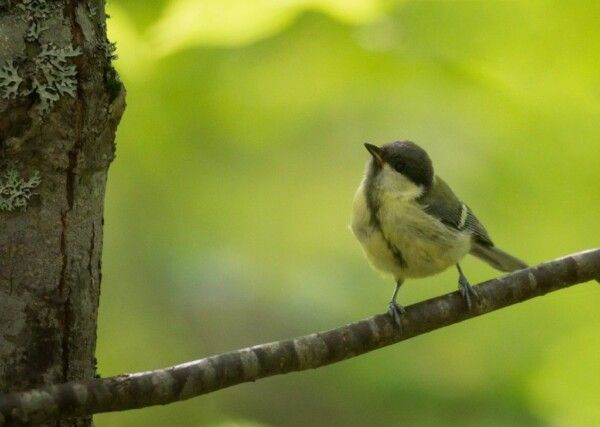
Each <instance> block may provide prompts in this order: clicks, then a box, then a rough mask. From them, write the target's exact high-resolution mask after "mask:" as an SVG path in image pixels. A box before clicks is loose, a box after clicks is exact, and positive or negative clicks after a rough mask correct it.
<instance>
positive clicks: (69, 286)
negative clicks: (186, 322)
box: [0, 0, 124, 426]
mask: <svg viewBox="0 0 600 427" xmlns="http://www.w3.org/2000/svg"><path fill="white" fill-rule="evenodd" d="M112 57H113V46H112V45H111V44H110V43H109V42H108V41H107V39H106V16H105V14H104V1H103V0H87V1H77V0H63V1H53V0H20V1H16V0H0V392H3V393H7V392H15V391H21V390H26V389H31V388H32V387H38V386H41V385H43V384H51V383H60V382H65V381H73V380H82V379H90V378H93V377H94V376H95V358H94V351H95V345H96V318H97V311H98V301H99V294H100V281H101V269H100V266H101V262H100V256H101V252H102V225H103V219H102V215H103V200H104V192H105V186H106V176H107V171H108V167H109V165H110V163H111V161H112V160H113V158H114V151H115V147H114V136H115V130H116V126H117V124H118V122H119V120H120V117H121V114H122V112H123V109H124V89H123V88H122V85H121V84H120V83H119V81H118V78H117V76H116V73H115V71H114V69H113V68H112V66H111V59H112ZM90 424H91V418H88V419H79V420H71V421H61V422H59V424H54V425H62V426H75V425H77V426H80V425H90Z"/></svg>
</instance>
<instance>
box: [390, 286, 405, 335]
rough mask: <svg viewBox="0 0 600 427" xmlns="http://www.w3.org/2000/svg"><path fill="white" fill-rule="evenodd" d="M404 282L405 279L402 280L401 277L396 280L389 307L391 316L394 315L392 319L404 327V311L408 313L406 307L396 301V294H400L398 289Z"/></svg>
mask: <svg viewBox="0 0 600 427" xmlns="http://www.w3.org/2000/svg"><path fill="white" fill-rule="evenodd" d="M402 282H403V280H400V279H398V280H396V289H394V293H393V294H392V299H391V300H390V304H389V309H388V312H389V313H390V316H392V319H393V320H394V322H395V323H396V324H397V325H398V326H399V327H402V323H401V317H402V316H403V315H404V313H406V310H405V309H404V307H402V306H401V305H400V304H398V303H397V302H396V296H397V295H398V289H400V286H402Z"/></svg>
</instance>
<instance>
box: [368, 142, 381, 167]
mask: <svg viewBox="0 0 600 427" xmlns="http://www.w3.org/2000/svg"><path fill="white" fill-rule="evenodd" d="M365 148H366V149H367V151H368V152H369V153H371V156H373V158H374V159H375V160H376V161H377V163H379V166H383V153H382V152H381V148H379V147H378V146H376V145H373V144H366V143H365Z"/></svg>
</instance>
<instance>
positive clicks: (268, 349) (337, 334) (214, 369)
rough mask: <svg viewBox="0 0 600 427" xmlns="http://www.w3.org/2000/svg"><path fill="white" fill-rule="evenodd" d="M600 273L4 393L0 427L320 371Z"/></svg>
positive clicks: (516, 284) (452, 297)
mask: <svg viewBox="0 0 600 427" xmlns="http://www.w3.org/2000/svg"><path fill="white" fill-rule="evenodd" d="M599 277H600V249H595V250H590V251H586V252H581V253H578V254H573V255H569V256H566V257H564V258H560V259H557V260H554V261H550V262H546V263H543V264H540V265H538V266H535V267H531V268H527V269H525V270H521V271H517V272H515V273H512V274H510V275H507V276H504V277H500V278H498V279H494V280H490V281H487V282H485V283H482V284H481V285H478V286H476V290H477V293H478V295H479V298H478V302H477V304H476V305H475V306H474V307H473V309H472V310H471V311H469V310H467V307H466V305H465V302H464V300H463V298H462V297H461V296H460V293H459V292H454V293H451V294H447V295H443V296H440V297H437V298H433V299H430V300H428V301H423V302H420V303H418V304H414V305H412V306H410V307H408V308H407V311H406V315H405V316H404V317H403V318H402V328H401V329H400V328H398V327H397V326H396V325H395V323H394V321H393V320H392V319H391V318H390V317H389V315H387V314H385V315H378V316H374V317H371V318H369V319H365V320H361V321H359V322H355V323H351V324H349V325H345V326H342V327H339V328H336V329H331V330H329V331H325V332H319V333H314V334H310V335H306V336H303V337H298V338H294V339H289V340H283V341H277V342H273V343H269V344H261V345H256V346H253V347H249V348H245V349H241V350H237V351H232V352H229V353H224V354H219V355H216V356H212V357H207V358H205V359H200V360H196V361H193V362H189V363H185V364H182V365H177V366H172V367H169V368H165V369H157V370H155V371H151V372H141V373H137V374H125V375H120V376H117V377H112V378H105V379H95V380H88V381H78V382H71V383H68V384H58V385H52V386H46V387H43V388H39V389H36V390H32V391H28V392H25V393H13V394H10V395H5V396H0V426H3V425H13V424H14V423H18V422H22V423H24V422H27V423H40V422H45V421H47V420H53V419H57V418H64V417H70V416H71V417H72V416H83V415H90V414H95V413H99V412H108V411H122V410H125V409H131V408H141V407H145V406H151V405H159V404H166V403H170V402H176V401H180V400H185V399H189V398H191V397H194V396H198V395H201V394H206V393H211V392H213V391H216V390H220V389H223V388H225V387H230V386H233V385H236V384H240V383H243V382H248V381H255V380H257V379H260V378H264V377H269V376H272V375H279V374H285V373H288V372H292V371H302V370H306V369H314V368H318V367H321V366H325V365H329V364H331V363H336V362H339V361H342V360H345V359H349V358H351V357H355V356H358V355H360V354H363V353H366V352H369V351H373V350H376V349H378V348H381V347H384V346H388V345H391V344H394V343H397V342H400V341H404V340H406V339H409V338H412V337H414V336H417V335H421V334H424V333H427V332H430V331H433V330H435V329H438V328H442V327H444V326H448V325H451V324H454V323H457V322H461V321H463V320H466V319H469V318H473V317H476V316H480V315H483V314H486V313H489V312H491V311H494V310H498V309H500V308H502V307H506V306H509V305H512V304H516V303H519V302H523V301H526V300H528V299H531V298H534V297H537V296H541V295H544V294H547V293H548V292H553V291H556V290H559V289H564V288H567V287H569V286H572V285H574V284H577V283H582V282H586V281H588V280H592V279H597V278H599Z"/></svg>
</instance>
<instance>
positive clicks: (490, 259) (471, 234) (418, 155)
mask: <svg viewBox="0 0 600 427" xmlns="http://www.w3.org/2000/svg"><path fill="white" fill-rule="evenodd" d="M365 147H366V148H367V150H368V151H369V153H370V154H371V158H370V159H369V162H368V163H367V168H366V171H365V176H364V178H363V180H362V182H361V183H360V186H359V187H358V190H357V192H356V195H355V197H354V203H353V209H352V223H351V226H350V228H351V229H352V232H353V233H354V235H355V236H356V238H357V239H358V241H359V242H360V244H361V245H362V247H363V250H364V252H365V254H366V256H367V258H368V259H369V261H370V263H371V264H372V265H373V267H374V268H375V269H376V270H379V271H381V272H383V273H386V274H390V275H392V276H393V277H394V279H395V280H396V287H395V289H394V293H393V294H392V299H391V301H390V303H389V310H388V311H389V313H390V315H391V316H392V318H393V320H394V321H395V322H396V323H397V324H398V325H399V326H401V316H402V315H403V314H404V313H405V310H404V308H403V307H402V306H401V305H399V304H398V303H397V302H396V296H397V294H398V289H400V286H401V285H402V283H403V282H404V280H405V279H406V278H416V277H426V276H431V275H433V274H437V273H440V272H442V271H443V270H445V269H447V268H448V267H450V266H452V265H456V268H457V269H458V285H459V289H460V291H461V294H462V296H463V298H464V299H465V302H466V304H467V307H468V308H469V310H470V309H471V308H472V306H473V298H477V294H476V292H475V290H474V289H473V288H472V287H471V285H470V284H469V281H468V280H467V278H466V277H465V275H464V273H463V271H462V269H461V267H460V265H459V261H460V260H461V259H462V258H463V257H464V256H465V255H466V254H468V253H470V254H471V255H474V256H476V257H477V258H480V259H482V260H483V261H485V262H487V263H488V264H489V265H491V266H492V267H494V268H495V269H497V270H500V271H507V272H508V271H514V270H519V269H522V268H526V267H527V264H525V263H524V262H523V261H521V260H519V259H517V258H515V257H513V256H512V255H510V254H508V253H506V252H504V251H502V250H500V249H498V248H496V247H495V246H494V244H493V243H492V240H491V239H490V236H489V234H488V232H487V231H486V229H485V228H484V227H483V225H482V224H481V223H480V222H479V220H478V219H477V217H475V215H474V214H473V211H471V209H470V208H469V207H468V206H467V205H466V204H464V203H463V202H461V201H460V199H458V197H456V195H455V194H454V193H453V192H452V190H451V189H450V187H449V186H448V184H446V183H445V182H444V181H443V180H442V179H441V178H440V177H439V176H436V175H435V174H434V171H433V165H432V163H431V159H430V158H429V155H428V154H427V152H425V150H423V149H422V148H421V147H419V146H418V145H417V144H415V143H413V142H410V141H396V142H392V143H390V144H385V145H383V146H381V147H378V146H376V145H372V144H365Z"/></svg>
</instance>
